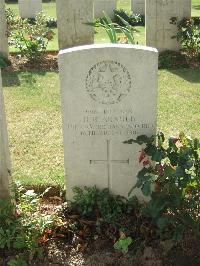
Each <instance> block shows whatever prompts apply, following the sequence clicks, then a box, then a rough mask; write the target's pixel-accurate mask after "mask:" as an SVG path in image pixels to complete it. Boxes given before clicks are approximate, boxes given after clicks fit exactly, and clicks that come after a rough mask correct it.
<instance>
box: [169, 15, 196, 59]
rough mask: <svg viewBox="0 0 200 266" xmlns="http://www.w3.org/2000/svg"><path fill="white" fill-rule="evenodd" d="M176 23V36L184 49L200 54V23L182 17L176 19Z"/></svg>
mask: <svg viewBox="0 0 200 266" xmlns="http://www.w3.org/2000/svg"><path fill="white" fill-rule="evenodd" d="M173 23H174V24H176V25H177V27H178V33H177V35H176V38H177V40H178V41H180V43H181V46H182V49H183V50H185V51H187V52H189V53H190V54H197V55H199V54H200V24H199V25H195V23H194V20H193V19H192V18H191V19H186V18H184V19H182V20H181V21H177V20H174V21H173Z"/></svg>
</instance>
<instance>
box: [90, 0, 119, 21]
mask: <svg viewBox="0 0 200 266" xmlns="http://www.w3.org/2000/svg"><path fill="white" fill-rule="evenodd" d="M115 9H117V0H94V17H95V18H99V17H102V16H103V15H104V14H103V11H104V12H105V13H106V14H107V15H108V16H109V17H110V18H113V16H114V12H113V10H115Z"/></svg>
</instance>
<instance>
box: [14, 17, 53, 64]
mask: <svg viewBox="0 0 200 266" xmlns="http://www.w3.org/2000/svg"><path fill="white" fill-rule="evenodd" d="M53 35H54V33H53V31H52V30H50V29H49V28H48V27H47V25H46V17H45V16H44V15H43V13H39V14H38V15H37V16H36V17H35V22H34V23H32V24H30V23H29V22H28V20H27V19H21V18H19V19H18V21H17V24H16V26H15V30H14V31H13V32H12V34H11V41H10V45H12V46H15V48H17V49H19V51H20V55H21V56H24V57H26V59H27V60H28V61H37V60H40V59H41V57H42V56H43V55H44V53H45V51H46V49H47V45H48V43H49V41H50V40H52V39H53Z"/></svg>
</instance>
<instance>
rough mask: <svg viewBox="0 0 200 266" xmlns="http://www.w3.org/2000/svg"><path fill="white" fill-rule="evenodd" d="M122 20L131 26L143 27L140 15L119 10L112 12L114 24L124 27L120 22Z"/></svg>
mask: <svg viewBox="0 0 200 266" xmlns="http://www.w3.org/2000/svg"><path fill="white" fill-rule="evenodd" d="M119 17H120V18H122V19H124V20H125V21H127V22H128V23H129V25H131V26H139V25H141V26H144V25H143V23H142V16H141V15H140V14H134V13H133V12H127V11H126V10H123V9H120V10H117V9H115V10H114V22H115V23H117V24H118V25H120V26H125V25H124V23H123V22H122V21H121V19H119Z"/></svg>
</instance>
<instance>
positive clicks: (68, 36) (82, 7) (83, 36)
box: [56, 0, 94, 49]
mask: <svg viewBox="0 0 200 266" xmlns="http://www.w3.org/2000/svg"><path fill="white" fill-rule="evenodd" d="M93 6H94V5H93V0H56V9H57V22H58V43H59V48H60V49H65V48H68V47H73V46H77V45H83V44H92V43H94V29H93V27H92V26H91V25H88V24H87V23H92V22H93Z"/></svg>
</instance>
